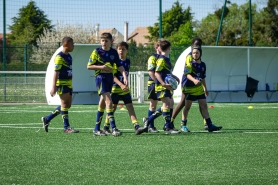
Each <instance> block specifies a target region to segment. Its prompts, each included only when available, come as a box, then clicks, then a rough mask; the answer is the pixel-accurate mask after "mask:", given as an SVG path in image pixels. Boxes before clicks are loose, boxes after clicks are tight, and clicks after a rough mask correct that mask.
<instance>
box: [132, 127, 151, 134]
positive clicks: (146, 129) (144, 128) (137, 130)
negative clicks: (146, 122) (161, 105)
mask: <svg viewBox="0 0 278 185" xmlns="http://www.w3.org/2000/svg"><path fill="white" fill-rule="evenodd" d="M144 132H148V127H138V128H137V129H136V130H135V134H136V135H140V134H142V133H144Z"/></svg>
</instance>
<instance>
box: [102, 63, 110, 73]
mask: <svg viewBox="0 0 278 185" xmlns="http://www.w3.org/2000/svg"><path fill="white" fill-rule="evenodd" d="M102 71H104V72H107V73H112V68H110V67H107V66H105V65H103V67H102Z"/></svg>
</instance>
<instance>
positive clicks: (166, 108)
mask: <svg viewBox="0 0 278 185" xmlns="http://www.w3.org/2000/svg"><path fill="white" fill-rule="evenodd" d="M161 101H162V105H163V106H162V116H163V118H164V122H165V124H164V127H165V133H166V134H178V133H179V132H178V131H175V130H173V129H172V128H171V127H172V125H171V117H170V107H171V99H170V97H167V96H164V97H162V98H161Z"/></svg>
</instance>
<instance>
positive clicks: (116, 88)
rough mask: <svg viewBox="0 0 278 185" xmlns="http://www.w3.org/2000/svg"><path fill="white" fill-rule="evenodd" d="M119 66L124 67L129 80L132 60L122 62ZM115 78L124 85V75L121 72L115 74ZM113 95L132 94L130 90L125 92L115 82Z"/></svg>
mask: <svg viewBox="0 0 278 185" xmlns="http://www.w3.org/2000/svg"><path fill="white" fill-rule="evenodd" d="M119 66H123V67H124V69H125V72H126V75H127V76H126V78H128V75H129V68H130V60H129V59H125V60H120V62H119ZM114 76H115V77H117V78H118V80H119V81H120V82H121V83H122V84H124V77H123V75H122V73H121V72H120V71H119V70H118V71H117V72H116V73H115V74H114ZM112 93H117V94H119V95H125V94H128V93H130V90H128V91H123V90H122V88H121V87H120V86H119V85H118V84H117V83H116V82H114V83H113V87H112Z"/></svg>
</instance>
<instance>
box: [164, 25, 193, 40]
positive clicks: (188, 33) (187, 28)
mask: <svg viewBox="0 0 278 185" xmlns="http://www.w3.org/2000/svg"><path fill="white" fill-rule="evenodd" d="M193 37H194V32H193V29H192V25H191V23H190V22H189V21H188V22H187V23H185V24H182V25H180V27H179V30H178V31H177V32H175V33H173V35H172V36H170V37H169V38H168V40H169V41H170V42H171V43H172V45H190V43H191V41H192V38H193Z"/></svg>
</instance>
